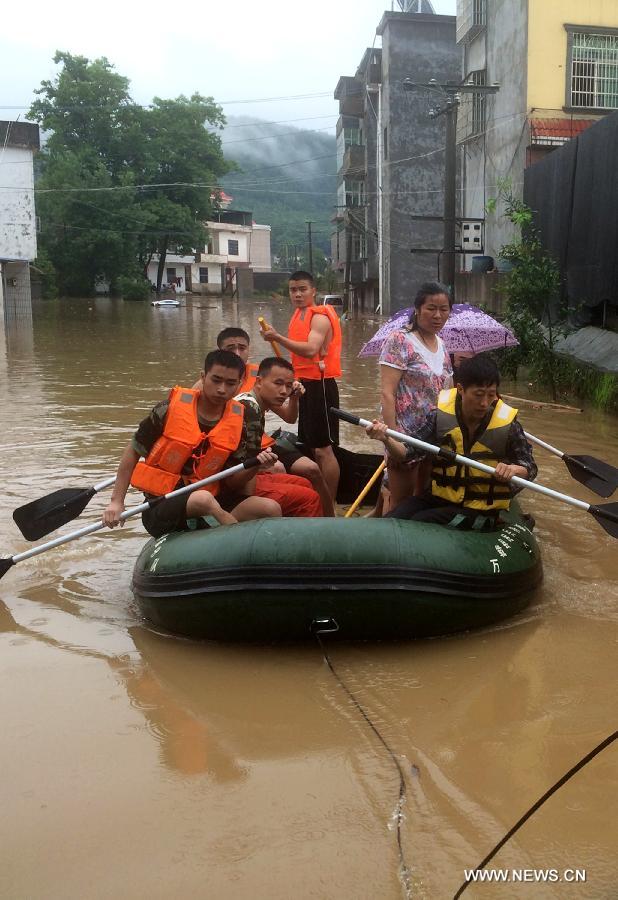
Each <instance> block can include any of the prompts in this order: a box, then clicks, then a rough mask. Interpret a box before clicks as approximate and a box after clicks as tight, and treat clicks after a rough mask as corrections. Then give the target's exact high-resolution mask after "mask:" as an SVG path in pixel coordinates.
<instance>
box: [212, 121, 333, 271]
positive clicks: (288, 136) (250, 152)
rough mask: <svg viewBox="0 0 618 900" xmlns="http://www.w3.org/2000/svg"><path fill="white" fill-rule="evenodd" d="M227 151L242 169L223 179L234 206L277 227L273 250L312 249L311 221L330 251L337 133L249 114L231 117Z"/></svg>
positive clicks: (225, 140) (225, 136)
mask: <svg viewBox="0 0 618 900" xmlns="http://www.w3.org/2000/svg"><path fill="white" fill-rule="evenodd" d="M222 140H223V151H224V154H225V156H226V158H227V159H230V160H233V161H234V162H236V163H237V164H238V165H239V166H240V168H241V171H240V172H232V173H231V174H230V175H227V176H226V177H225V178H224V179H223V180H222V187H223V188H224V189H225V191H226V193H228V194H230V195H231V196H232V197H233V198H234V201H233V203H232V206H231V208H232V209H246V210H251V211H252V212H253V218H254V220H255V221H256V222H259V223H260V224H263V225H270V226H271V227H272V236H271V246H272V251H273V254H276V255H279V256H281V255H285V249H284V245H285V244H287V245H288V252H289V254H293V252H294V251H293V247H294V245H296V247H297V248H298V253H299V254H301V253H302V254H306V253H307V224H306V223H307V220H309V221H311V222H312V223H313V224H312V233H313V243H314V246H315V247H320V248H321V249H322V250H323V251H324V253H325V254H326V255H327V256H329V255H330V232H331V224H330V219H331V218H332V216H333V213H334V207H335V204H336V202H337V200H336V191H337V179H336V177H335V175H336V171H337V164H336V148H335V136H334V135H333V134H325V133H324V132H319V131H310V130H304V129H301V128H294V127H293V126H290V125H285V124H282V125H273V124H272V123H268V122H263V121H261V120H260V119H254V118H249V117H246V116H230V117H229V119H228V124H227V126H226V127H225V129H224V132H223V137H222Z"/></svg>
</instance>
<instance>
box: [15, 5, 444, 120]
mask: <svg viewBox="0 0 618 900" xmlns="http://www.w3.org/2000/svg"><path fill="white" fill-rule="evenodd" d="M433 5H434V8H435V10H436V12H437V13H443V14H447V15H454V14H455V6H456V0H433ZM390 9H391V2H390V0H310V2H307V0H305V2H302V3H301V2H300V0H288V2H285V0H262V2H258V0H236V2H234V0H219V2H214V0H205V2H200V3H199V4H198V3H194V2H191V0H190V2H188V3H187V2H185V3H173V2H170V0H148V2H145V0H105V2H103V3H100V4H94V5H93V4H89V3H85V2H83V0H81V2H79V3H77V2H74V0H55V2H53V3H50V2H49V0H30V2H28V3H27V4H25V5H24V6H23V7H21V6H20V5H18V4H12V15H13V18H14V19H15V23H14V24H13V27H11V26H12V23H11V14H7V13H6V12H5V14H4V24H5V26H6V27H4V28H3V29H2V34H1V35H0V59H1V60H2V66H1V67H0V68H1V71H0V118H1V119H16V118H17V116H18V115H21V117H22V118H23V117H24V116H25V113H26V110H27V108H28V105H29V103H30V102H31V100H32V99H33V91H34V89H35V88H36V87H38V86H39V84H40V82H41V81H42V80H44V79H48V78H53V77H54V74H55V72H56V71H57V70H56V67H55V66H54V64H53V62H52V57H53V55H54V52H55V51H56V50H67V51H69V52H70V53H74V54H81V55H83V56H87V57H89V58H90V59H94V58H96V57H99V56H106V57H107V58H108V59H109V61H110V62H111V63H113V64H114V66H115V67H116V70H117V71H118V72H119V73H121V74H122V75H126V76H127V77H128V78H130V80H131V92H132V96H133V99H134V100H136V101H137V102H138V103H144V104H145V103H149V102H150V101H151V100H152V98H153V97H154V96H160V97H176V96H178V94H191V93H192V92H194V91H199V92H200V93H202V94H205V95H207V96H214V98H215V99H216V100H217V101H218V102H220V103H221V104H222V105H223V108H224V112H225V113H226V115H228V116H233V115H251V116H257V117H259V118H262V119H267V120H268V121H285V122H290V121H291V120H302V121H296V122H294V125H295V126H297V127H303V128H304V127H307V128H315V129H316V130H326V129H328V130H333V129H334V125H335V122H336V119H337V107H338V105H337V103H336V101H335V100H334V99H333V96H332V94H333V90H334V88H335V85H336V83H337V79H338V77H339V75H342V74H349V75H353V74H354V72H355V71H356V68H357V66H358V63H359V62H360V60H361V57H362V55H363V52H364V50H365V48H366V47H370V46H371V45H372V43H373V41H374V38H375V30H376V26H377V25H378V23H379V21H380V19H381V17H382V13H383V12H384V10H390ZM395 9H399V7H398V6H397V4H395ZM379 42H380V39H379V38H376V46H379V45H380V44H379ZM295 95H322V96H306V97H304V98H303V99H301V98H299V97H297V99H278V100H267V101H263V102H245V101H251V100H253V101H256V100H257V99H258V98H275V97H277V98H283V97H285V98H289V97H294V96H295ZM239 101H243V102H239ZM11 107H13V108H11Z"/></svg>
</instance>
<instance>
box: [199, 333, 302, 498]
mask: <svg viewBox="0 0 618 900" xmlns="http://www.w3.org/2000/svg"><path fill="white" fill-rule="evenodd" d="M250 343H251V338H250V337H249V335H248V334H247V332H246V331H245V330H244V329H243V328H235V327H233V326H231V327H229V328H224V329H223V331H220V332H219V334H218V335H217V347H218V348H219V350H229V351H230V352H231V353H235V354H236V356H240V358H241V359H242V361H243V362H244V364H245V376H244V378H243V380H242V384H241V385H240V390H239V391H238V393H239V394H245V393H246V392H247V391H252V390H253V387H254V385H255V380H256V378H257V374H258V368H259V366H258V364H257V363H252V362H249V353H250V350H249V345H250ZM193 387H194V388H197V389H199V387H200V385H199V382H198V383H197V384H194V385H193ZM302 393H304V388H303V387H302V386H301V385H300V382H297V381H295V382H294V385H293V388H292V392H291V394H290V397H289V400H288V402H286V403H283V404H277V409H276V410H274V412H276V413H277V415H278V416H279V418H281V419H283V421H284V422H288V423H289V424H290V425H293V424H294V422H296V420H297V419H298V399H296V401H295V402H292V397H293V396H296V398H298V395H299V394H302ZM268 409H270V407H268ZM298 456H299V457H300V454H298ZM303 458H304V459H306V460H307V462H308V463H309V462H311V460H310V459H308V457H303ZM273 471H275V472H283V471H288V472H289V471H290V468H289V466H287V465H285V467H284V466H283V465H281V464H278V465H276V466H275V468H274V469H273ZM294 471H295V474H297V475H302V476H303V477H305V478H309V475H308V474H307V472H305V471H303V472H297V471H296V469H295V470H294ZM312 471H313V470H312ZM309 480H310V481H311V482H312V483H313V479H312V478H310V479H309Z"/></svg>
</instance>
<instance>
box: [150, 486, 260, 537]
mask: <svg viewBox="0 0 618 900" xmlns="http://www.w3.org/2000/svg"><path fill="white" fill-rule="evenodd" d="M189 497H190V494H181V495H180V497H172V498H171V499H169V500H164V501H163V503H157V505H156V506H152V507H150V508H149V509H145V510H144V512H143V513H142V523H143V525H144V528H145V529H146V531H147V532H148V534H150V535H152V537H155V538H158V537H162V536H163V535H164V534H169V533H170V531H197V530H199V529H202V528H208V527H209V525H208V523H207V522H206V520H205V519H204V518H203V517H201V516H200V517H199V518H193V519H187V501H188V499H189ZM246 499H247V498H246V497H245V496H244V495H242V494H230V493H225V492H224V491H220V493H219V494H217V500H218V502H219V504H220V506H221V508H222V509H224V510H225V511H226V512H231V511H232V510H233V509H234V507H236V506H238V504H239V503H242V501H243V500H246Z"/></svg>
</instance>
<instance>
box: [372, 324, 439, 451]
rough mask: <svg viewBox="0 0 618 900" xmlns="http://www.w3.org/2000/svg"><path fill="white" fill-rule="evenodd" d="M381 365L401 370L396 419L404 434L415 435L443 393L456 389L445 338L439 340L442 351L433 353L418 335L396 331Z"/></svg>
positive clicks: (387, 343) (386, 347) (385, 346)
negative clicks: (449, 389) (452, 388)
mask: <svg viewBox="0 0 618 900" xmlns="http://www.w3.org/2000/svg"><path fill="white" fill-rule="evenodd" d="M379 362H380V365H381V366H390V367H391V368H393V369H401V372H402V375H401V380H400V381H399V384H398V385H397V391H396V393H395V420H396V424H397V428H398V429H399V430H400V431H403V432H405V433H406V434H414V432H415V431H416V430H417V429H418V428H420V426H421V425H422V424H423V423H424V421H425V419H426V417H427V414H428V413H429V412H431V410H432V409H435V407H436V404H437V402H438V394H439V393H440V391H441V390H444V389H445V388H450V387H452V386H453V370H452V368H451V360H450V357H449V355H448V353H447V351H446V349H445V347H444V344H443V342H442V339H441V338H440V337H438V349H437V351H436V352H435V353H432V352H431V351H430V350H428V348H427V347H425V345H424V344H423V343H422V341H421V340H420V339H419V338H418V337H417V336H416V335H415V334H414V332H411V331H395V332H393V334H391V335H390V336H389V337H388V338H387V339H386V341H385V343H384V345H383V347H382V352H381V353H380V360H379Z"/></svg>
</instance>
